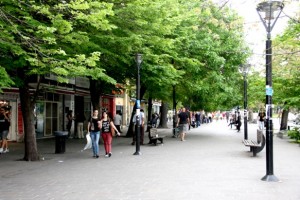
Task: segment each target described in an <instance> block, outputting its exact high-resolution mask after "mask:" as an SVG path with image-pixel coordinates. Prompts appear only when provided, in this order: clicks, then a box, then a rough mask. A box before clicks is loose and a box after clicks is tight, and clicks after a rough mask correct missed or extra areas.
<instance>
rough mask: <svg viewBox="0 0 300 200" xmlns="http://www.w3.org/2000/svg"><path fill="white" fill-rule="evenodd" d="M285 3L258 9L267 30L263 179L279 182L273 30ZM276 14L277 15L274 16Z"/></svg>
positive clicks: (266, 4) (269, 4)
mask: <svg viewBox="0 0 300 200" xmlns="http://www.w3.org/2000/svg"><path fill="white" fill-rule="evenodd" d="M283 7H284V4H283V3H282V2H280V1H271V0H269V1H266V2H262V3H260V4H258V5H257V8H256V11H257V13H258V15H259V17H260V19H261V21H262V22H263V25H264V27H265V28H266V31H267V41H266V168H267V174H266V175H265V176H264V177H263V178H262V179H261V180H263V181H270V182H271V181H272V182H277V181H279V179H278V178H277V177H276V176H275V175H274V172H273V122H272V95H273V89H272V41H271V31H272V29H273V28H274V25H275V23H276V21H277V20H278V17H279V16H280V14H281V12H282V9H283ZM274 15H276V16H274Z"/></svg>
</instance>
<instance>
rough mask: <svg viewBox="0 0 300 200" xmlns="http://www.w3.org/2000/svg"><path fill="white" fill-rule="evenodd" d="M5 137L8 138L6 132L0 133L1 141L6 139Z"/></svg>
mask: <svg viewBox="0 0 300 200" xmlns="http://www.w3.org/2000/svg"><path fill="white" fill-rule="evenodd" d="M7 136H8V130H4V131H1V132H0V137H1V139H3V138H4V139H6V138H7Z"/></svg>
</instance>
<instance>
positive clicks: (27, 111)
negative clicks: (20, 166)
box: [19, 79, 40, 161]
mask: <svg viewBox="0 0 300 200" xmlns="http://www.w3.org/2000/svg"><path fill="white" fill-rule="evenodd" d="M23 80H24V79H23ZM19 93H20V100H21V109H22V115H23V122H24V143H25V155H24V158H23V160H26V161H37V160H39V159H40V158H39V154H38V150H37V143H36V136H35V127H34V114H33V111H34V102H32V101H31V95H30V93H29V86H28V84H27V83H26V81H25V83H24V85H23V86H21V87H20V88H19Z"/></svg>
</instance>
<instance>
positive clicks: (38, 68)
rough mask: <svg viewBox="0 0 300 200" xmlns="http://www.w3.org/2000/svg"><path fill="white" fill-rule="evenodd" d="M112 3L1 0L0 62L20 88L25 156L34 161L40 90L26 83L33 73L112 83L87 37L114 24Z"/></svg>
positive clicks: (37, 157)
mask: <svg viewBox="0 0 300 200" xmlns="http://www.w3.org/2000/svg"><path fill="white" fill-rule="evenodd" d="M111 7H112V4H109V3H104V2H99V1H93V0H90V1H80V0H74V1H71V2H66V1H62V2H61V3H60V2H58V1H54V0H53V1H51V0H50V1H39V2H34V1H23V0H20V1H11V0H3V1H2V2H1V7H0V12H1V15H0V18H1V21H0V25H1V29H2V30H1V33H0V34H1V41H0V43H1V47H2V48H1V50H0V55H1V58H2V59H1V61H0V66H1V67H2V68H4V69H5V70H6V72H7V73H8V74H9V75H10V77H11V79H12V80H13V81H14V83H15V86H17V87H18V88H19V93H20V99H21V108H22V113H23V116H24V117H23V120H24V134H25V137H24V140H25V155H24V158H23V159H24V160H27V161H35V160H39V154H38V151H37V146H36V138H35V129H34V123H33V122H34V117H33V110H34V104H35V101H36V97H37V95H38V93H39V89H40V88H39V84H38V87H37V88H35V89H36V90H35V92H34V95H31V94H30V86H29V83H30V82H31V78H32V77H33V76H34V75H44V74H48V73H53V74H56V75H58V81H60V82H67V81H68V78H69V77H75V76H88V77H91V78H92V79H103V80H105V81H107V82H111V83H114V80H113V79H112V78H110V77H109V76H107V75H106V74H105V71H104V69H102V68H100V67H99V56H100V53H99V52H93V51H88V49H89V47H90V46H93V45H94V44H93V43H92V42H90V41H89V38H90V35H92V34H93V33H94V32H96V30H97V29H102V30H108V29H111V28H113V27H111V26H110V24H109V23H108V20H107V17H108V16H110V15H113V12H112V10H111ZM83 25H84V26H83ZM86 30H93V31H91V33H88V32H86ZM89 34H90V35H89ZM12 77H13V78H12ZM9 82H11V81H9Z"/></svg>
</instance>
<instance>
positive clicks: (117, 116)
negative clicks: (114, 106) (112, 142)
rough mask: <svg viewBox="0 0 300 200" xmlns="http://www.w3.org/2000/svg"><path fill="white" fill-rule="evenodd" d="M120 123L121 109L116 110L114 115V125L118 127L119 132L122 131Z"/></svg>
mask: <svg viewBox="0 0 300 200" xmlns="http://www.w3.org/2000/svg"><path fill="white" fill-rule="evenodd" d="M121 124H122V116H121V111H119V110H118V111H117V113H116V116H115V117H114V125H115V126H116V128H117V129H118V132H119V133H122V131H121Z"/></svg>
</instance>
